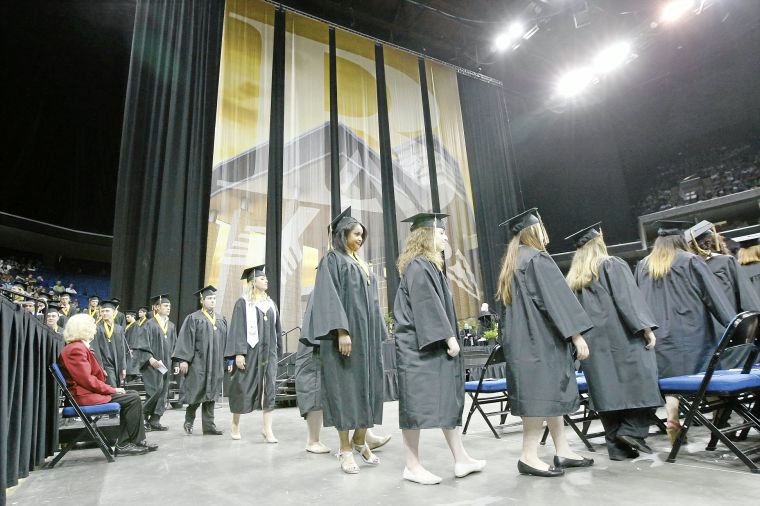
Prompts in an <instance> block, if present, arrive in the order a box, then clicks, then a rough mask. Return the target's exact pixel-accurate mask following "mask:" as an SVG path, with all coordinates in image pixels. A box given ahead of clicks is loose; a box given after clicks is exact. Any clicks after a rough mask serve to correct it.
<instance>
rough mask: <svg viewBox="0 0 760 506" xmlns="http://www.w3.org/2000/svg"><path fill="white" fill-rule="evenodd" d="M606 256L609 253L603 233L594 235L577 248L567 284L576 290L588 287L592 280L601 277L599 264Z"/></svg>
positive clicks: (607, 256)
mask: <svg viewBox="0 0 760 506" xmlns="http://www.w3.org/2000/svg"><path fill="white" fill-rule="evenodd" d="M606 258H609V254H608V253H607V245H606V244H604V237H603V236H601V235H600V236H598V237H594V238H593V239H591V240H590V241H588V242H587V243H586V244H584V245H583V246H581V247H580V248H578V249H577V250H575V255H573V262H572V263H571V264H570V270H569V271H568V272H567V277H566V278H565V279H567V284H568V285H570V288H571V289H572V290H573V291H575V292H578V291H580V290H582V289H584V288H586V287H587V286H588V285H590V284H591V282H592V281H594V280H595V279H599V264H601V263H602V260H604V259H606Z"/></svg>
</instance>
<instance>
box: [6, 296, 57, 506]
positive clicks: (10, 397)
mask: <svg viewBox="0 0 760 506" xmlns="http://www.w3.org/2000/svg"><path fill="white" fill-rule="evenodd" d="M62 348H63V339H62V338H61V337H60V336H58V335H57V334H55V333H53V332H52V331H51V330H50V329H48V328H47V327H46V326H45V325H43V324H42V323H41V322H40V321H39V320H37V319H36V318H34V317H33V316H32V315H30V314H29V313H27V312H26V311H24V310H23V309H22V308H21V306H19V305H17V304H14V303H12V302H10V301H9V300H8V299H6V298H5V297H0V504H5V500H6V496H5V494H6V491H5V489H6V487H12V486H14V485H16V484H17V483H18V480H19V479H20V478H25V477H27V476H28V475H29V472H30V471H32V470H33V469H34V468H35V467H36V466H38V465H40V464H42V463H44V461H45V458H46V457H48V456H50V455H52V454H53V452H54V451H55V450H56V449H57V447H58V389H57V388H56V386H55V383H54V380H53V379H52V377H51V376H50V374H49V373H48V369H47V368H48V366H49V365H50V364H51V363H53V361H54V360H56V358H57V357H58V354H59V353H60V351H61V349H62Z"/></svg>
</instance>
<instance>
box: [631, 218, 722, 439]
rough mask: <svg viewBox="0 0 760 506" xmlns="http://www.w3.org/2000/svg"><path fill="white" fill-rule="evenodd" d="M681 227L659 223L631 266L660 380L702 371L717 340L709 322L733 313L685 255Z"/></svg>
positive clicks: (675, 423) (670, 410)
mask: <svg viewBox="0 0 760 506" xmlns="http://www.w3.org/2000/svg"><path fill="white" fill-rule="evenodd" d="M691 225H692V224H691V223H689V222H684V221H660V222H659V223H658V230H657V235H658V237H657V239H656V240H655V242H654V247H653V248H652V252H651V253H650V254H649V255H648V256H646V257H644V259H642V260H641V261H640V262H639V263H638V265H637V266H636V283H637V284H638V285H639V288H640V289H641V292H642V294H643V295H644V299H645V300H646V301H647V303H648V304H649V307H650V308H651V309H652V312H653V313H654V318H655V321H656V322H657V324H658V325H659V329H658V330H657V336H658V340H657V347H656V348H655V352H656V356H657V371H658V375H659V377H660V378H667V377H671V376H681V375H684V374H695V373H697V372H700V371H704V368H705V366H706V365H707V361H708V360H709V359H710V356H711V355H712V353H713V351H714V350H715V346H716V345H717V343H718V340H719V339H720V337H721V336H720V335H716V330H715V327H714V326H713V321H712V319H713V317H714V318H715V319H716V320H718V323H719V324H720V325H721V326H722V328H724V329H725V328H726V326H727V325H728V324H729V322H730V321H731V318H733V317H734V312H733V308H732V307H731V304H730V303H729V301H728V300H727V299H726V296H725V295H724V294H723V291H722V290H721V288H720V286H719V285H718V281H717V279H716V278H715V276H714V275H713V273H712V272H710V269H709V267H707V264H706V263H705V262H704V260H703V259H702V258H700V257H699V256H697V255H694V254H692V253H689V251H688V246H687V245H686V241H685V240H684V236H683V233H684V230H686V229H688V228H689V227H691ZM665 409H666V411H667V416H668V436H669V437H670V440H671V443H672V442H673V441H675V439H676V437H677V436H678V432H679V431H680V430H681V423H680V421H679V416H678V398H677V397H675V396H667V397H665Z"/></svg>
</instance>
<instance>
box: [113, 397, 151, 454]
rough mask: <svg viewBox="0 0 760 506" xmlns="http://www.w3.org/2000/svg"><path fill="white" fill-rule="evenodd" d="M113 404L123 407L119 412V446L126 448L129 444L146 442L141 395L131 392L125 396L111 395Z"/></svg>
mask: <svg viewBox="0 0 760 506" xmlns="http://www.w3.org/2000/svg"><path fill="white" fill-rule="evenodd" d="M111 402H116V403H118V404H119V405H120V406H121V411H119V439H118V442H117V444H118V445H119V446H124V445H126V444H129V443H139V442H140V441H144V440H145V426H144V425H143V407H142V400H141V399H140V394H138V393H137V392H135V391H134V390H129V391H127V393H124V394H113V395H111Z"/></svg>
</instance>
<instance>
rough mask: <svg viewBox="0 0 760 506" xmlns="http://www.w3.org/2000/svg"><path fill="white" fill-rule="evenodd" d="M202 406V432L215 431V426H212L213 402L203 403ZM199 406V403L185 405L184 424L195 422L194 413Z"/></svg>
mask: <svg viewBox="0 0 760 506" xmlns="http://www.w3.org/2000/svg"><path fill="white" fill-rule="evenodd" d="M202 404H203V407H202V408H201V427H202V429H203V432H209V431H212V430H216V425H215V424H214V401H204V402H203V403H202ZM200 405H201V403H198V404H188V405H187V408H186V409H185V422H187V423H190V424H192V423H194V422H195V412H196V411H198V406H200Z"/></svg>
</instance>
